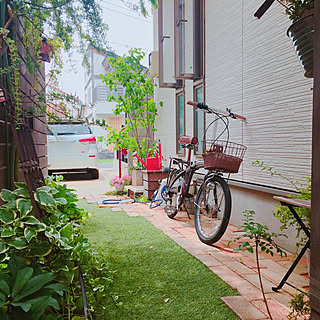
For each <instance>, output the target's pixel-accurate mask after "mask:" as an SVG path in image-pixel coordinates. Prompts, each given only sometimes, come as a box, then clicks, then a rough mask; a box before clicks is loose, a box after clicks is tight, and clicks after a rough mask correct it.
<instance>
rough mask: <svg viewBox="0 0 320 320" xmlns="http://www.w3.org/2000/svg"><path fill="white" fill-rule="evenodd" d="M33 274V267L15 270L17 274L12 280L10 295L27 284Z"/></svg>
mask: <svg viewBox="0 0 320 320" xmlns="http://www.w3.org/2000/svg"><path fill="white" fill-rule="evenodd" d="M32 274H33V269H32V268H30V267H26V268H23V269H21V270H19V271H18V272H17V276H16V278H15V281H14V285H13V288H12V296H13V297H15V296H16V295H17V293H19V292H20V290H21V289H22V288H23V287H24V286H25V285H26V284H27V282H28V281H29V280H30V279H31V277H32Z"/></svg>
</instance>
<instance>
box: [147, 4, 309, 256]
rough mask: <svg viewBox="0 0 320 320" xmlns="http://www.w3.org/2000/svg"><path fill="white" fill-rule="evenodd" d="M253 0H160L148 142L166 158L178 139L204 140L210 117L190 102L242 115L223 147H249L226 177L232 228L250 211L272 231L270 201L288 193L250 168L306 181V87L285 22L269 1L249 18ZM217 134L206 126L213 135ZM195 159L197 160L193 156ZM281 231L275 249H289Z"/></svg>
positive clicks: (174, 152)
mask: <svg viewBox="0 0 320 320" xmlns="http://www.w3.org/2000/svg"><path fill="white" fill-rule="evenodd" d="M259 4H260V3H257V1H255V0H242V1H234V0H224V1H221V0H190V1H186V0H175V1H172V0H159V9H158V10H156V11H155V12H154V38H155V41H154V52H153V54H152V60H153V61H152V65H151V70H153V74H154V75H157V74H158V77H156V82H157V83H158V84H159V87H158V88H157V89H156V92H155V99H156V102H159V101H162V102H163V107H162V108H160V110H159V117H158V120H157V124H156V127H157V130H158V131H157V132H156V133H155V138H156V139H160V141H161V143H162V152H163V155H164V158H165V161H168V159H169V157H170V156H181V157H183V156H184V150H183V149H181V148H180V147H179V145H178V143H177V139H178V137H179V136H180V135H182V134H186V135H196V136H198V138H199V140H202V136H203V133H204V129H205V128H206V126H207V125H208V122H209V120H210V119H209V118H208V117H206V116H204V115H203V114H202V113H199V112H195V110H194V109H193V107H190V106H187V105H186V101H188V100H195V101H204V102H205V103H206V104H208V105H209V106H212V107H214V108H218V109H221V110H224V109H225V108H226V107H228V108H231V109H232V111H233V112H235V113H238V114H240V115H243V116H245V117H246V118H247V121H246V122H242V121H240V120H230V141H233V142H238V143H242V144H244V145H246V146H247V148H248V149H247V152H246V156H245V159H244V161H243V164H242V166H241V168H240V171H239V173H238V174H232V175H231V177H230V180H229V184H230V186H231V191H232V201H233V205H232V215H231V223H232V224H234V225H240V224H241V219H242V212H243V210H245V209H252V210H255V211H256V213H257V219H258V220H259V222H260V223H263V224H267V225H269V226H270V227H271V228H272V230H273V231H275V232H279V222H278V221H277V220H275V218H273V216H272V210H273V207H274V203H275V201H274V200H273V195H286V194H288V192H289V191H292V190H293V189H294V188H293V187H292V185H291V184H290V183H289V182H288V181H286V180H285V179H282V178H280V177H278V176H273V177H271V176H270V175H268V174H267V173H266V172H265V171H261V169H260V168H257V167H255V166H253V165H251V163H252V162H254V161H255V160H260V161H264V163H265V165H266V166H270V167H273V168H274V169H275V170H276V171H278V172H280V173H281V174H283V175H286V176H289V177H290V178H291V179H292V180H298V181H303V177H305V176H307V177H310V175H311V143H312V137H311V129H312V86H313V82H312V80H311V79H307V78H305V77H304V75H303V71H302V68H301V66H300V64H299V61H298V59H297V56H296V53H295V51H294V48H293V45H292V43H291V41H290V39H289V38H288V37H287V35H286V30H287V28H288V27H289V24H290V22H289V20H288V19H287V17H286V16H285V14H284V12H283V7H281V6H280V5H279V4H278V3H277V2H275V3H274V5H273V6H272V7H271V8H270V9H269V10H268V12H267V13H266V14H265V16H264V17H263V19H261V20H257V19H255V18H254V16H253V14H254V12H255V11H256V10H257V8H258V6H259ZM157 57H158V59H157ZM157 69H158V70H157ZM218 130H219V128H213V129H211V133H210V134H213V135H214V133H217V132H218ZM200 148H201V143H200ZM200 148H199V149H200ZM196 158H198V159H201V152H200V150H199V151H198V152H197V154H196ZM165 163H167V164H168V162H165ZM288 235H289V238H288V239H284V238H283V239H282V240H281V241H282V245H283V246H285V247H286V248H287V249H289V250H291V251H294V250H295V241H292V239H294V236H295V230H289V231H288Z"/></svg>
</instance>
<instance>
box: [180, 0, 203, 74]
mask: <svg viewBox="0 0 320 320" xmlns="http://www.w3.org/2000/svg"><path fill="white" fill-rule="evenodd" d="M202 74H203V1H202V0H175V76H176V78H177V79H199V78H201V77H202Z"/></svg>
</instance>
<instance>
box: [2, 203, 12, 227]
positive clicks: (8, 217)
mask: <svg viewBox="0 0 320 320" xmlns="http://www.w3.org/2000/svg"><path fill="white" fill-rule="evenodd" d="M14 218H15V214H14V213H13V212H12V211H10V210H9V209H7V208H1V207H0V221H2V222H3V223H4V224H10V223H12V222H13V221H14Z"/></svg>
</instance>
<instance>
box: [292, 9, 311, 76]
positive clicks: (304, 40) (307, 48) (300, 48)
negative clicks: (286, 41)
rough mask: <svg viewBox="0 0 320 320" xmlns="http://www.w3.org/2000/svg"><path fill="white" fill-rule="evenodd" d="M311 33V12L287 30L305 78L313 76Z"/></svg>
mask: <svg viewBox="0 0 320 320" xmlns="http://www.w3.org/2000/svg"><path fill="white" fill-rule="evenodd" d="M313 34H314V19H313V14H310V15H308V16H305V17H302V18H300V19H299V20H297V21H296V22H294V23H293V24H292V25H291V27H290V28H289V29H288V31H287V35H288V37H289V38H291V40H292V42H293V44H294V46H295V49H296V52H297V54H298V57H299V60H300V62H301V64H302V66H303V68H304V71H305V73H304V76H305V77H307V78H313Z"/></svg>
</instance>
